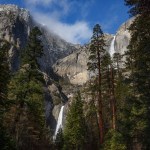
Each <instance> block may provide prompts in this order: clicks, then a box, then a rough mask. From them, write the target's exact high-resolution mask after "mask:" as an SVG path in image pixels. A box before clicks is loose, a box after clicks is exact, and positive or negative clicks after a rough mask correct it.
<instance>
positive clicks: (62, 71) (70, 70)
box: [53, 34, 113, 85]
mask: <svg viewBox="0 0 150 150" xmlns="http://www.w3.org/2000/svg"><path fill="white" fill-rule="evenodd" d="M112 38H113V35H110V34H105V40H106V45H107V46H106V50H107V51H109V46H110V43H111V40H112ZM88 49H89V45H85V46H82V47H80V49H79V50H78V51H76V52H74V53H72V54H71V55H69V56H67V57H65V58H63V59H60V60H58V61H57V62H56V64H55V65H53V68H54V71H55V72H56V73H57V74H59V75H60V76H62V77H65V78H68V79H69V80H70V83H71V84H78V85H83V84H84V83H86V82H87V81H88V80H89V78H90V73H89V72H88V71H87V62H88V57H89V51H88Z"/></svg>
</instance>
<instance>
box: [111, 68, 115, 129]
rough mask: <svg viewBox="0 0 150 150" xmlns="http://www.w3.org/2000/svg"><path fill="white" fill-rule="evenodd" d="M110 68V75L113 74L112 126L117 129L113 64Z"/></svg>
mask: <svg viewBox="0 0 150 150" xmlns="http://www.w3.org/2000/svg"><path fill="white" fill-rule="evenodd" d="M110 70H111V71H110V76H111V105H112V128H113V129H114V130H116V100H115V92H114V72H113V67H112V65H111V68H110Z"/></svg>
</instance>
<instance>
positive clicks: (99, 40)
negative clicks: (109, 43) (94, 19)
mask: <svg viewBox="0 0 150 150" xmlns="http://www.w3.org/2000/svg"><path fill="white" fill-rule="evenodd" d="M104 46H105V41H104V34H103V31H102V30H101V27H100V25H99V24H96V25H95V26H94V28H93V36H92V38H91V45H90V49H89V52H90V56H89V62H88V63H87V66H88V70H90V71H92V72H96V71H97V69H99V64H98V63H99V61H100V62H101V61H102V54H104V53H105V49H104ZM98 55H99V58H98Z"/></svg>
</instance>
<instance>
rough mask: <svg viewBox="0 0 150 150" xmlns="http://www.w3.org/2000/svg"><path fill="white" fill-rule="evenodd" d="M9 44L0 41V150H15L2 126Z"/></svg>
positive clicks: (5, 103) (5, 108) (6, 107)
mask: <svg viewBox="0 0 150 150" xmlns="http://www.w3.org/2000/svg"><path fill="white" fill-rule="evenodd" d="M9 47H10V46H9V44H8V43H7V42H4V41H0V62H1V63H0V87H1V88H0V149H1V150H6V149H12V150H13V149H15V145H14V142H13V139H12V138H11V137H10V135H9V134H8V132H7V129H6V127H5V126H4V124H3V122H4V121H3V120H4V115H5V113H6V111H7V109H8V105H9V101H8V100H7V93H8V82H9V79H10V71H9V63H8V50H9Z"/></svg>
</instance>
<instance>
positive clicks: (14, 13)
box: [0, 5, 77, 129]
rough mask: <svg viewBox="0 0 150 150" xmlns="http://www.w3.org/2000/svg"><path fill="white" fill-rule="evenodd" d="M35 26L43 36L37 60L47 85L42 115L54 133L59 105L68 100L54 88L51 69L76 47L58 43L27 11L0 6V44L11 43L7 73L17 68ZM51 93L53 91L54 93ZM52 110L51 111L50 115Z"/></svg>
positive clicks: (54, 75) (53, 76) (58, 87)
mask: <svg viewBox="0 0 150 150" xmlns="http://www.w3.org/2000/svg"><path fill="white" fill-rule="evenodd" d="M34 26H38V27H39V28H40V30H41V32H42V36H41V37H40V38H41V41H42V43H43V46H44V55H43V57H42V58H41V59H39V63H40V68H41V72H42V73H43V76H44V79H45V81H46V83H45V86H44V87H43V88H44V91H45V92H44V93H45V114H46V118H47V123H48V124H49V125H50V126H51V128H52V129H54V128H55V126H56V120H57V117H58V112H59V109H58V108H60V105H61V103H62V102H65V101H66V100H67V97H66V95H65V94H64V93H63V91H62V89H61V87H60V85H58V84H56V81H55V80H56V78H57V75H56V74H55V73H54V72H53V70H52V67H51V66H52V65H53V64H54V63H55V62H56V61H57V60H58V59H61V58H64V57H65V56H67V55H69V54H71V53H72V52H73V51H76V50H77V46H76V45H73V44H71V43H68V42H66V41H65V40H63V39H61V38H60V37H59V36H57V35H55V34H54V33H52V32H51V31H49V30H48V29H47V28H46V26H43V25H40V24H38V23H36V22H35V21H34V19H33V18H32V16H31V15H30V13H29V12H28V11H27V10H26V9H22V8H19V7H18V6H16V5H0V43H1V42H2V41H7V42H8V43H10V50H9V56H8V59H9V62H10V69H11V70H12V71H13V72H15V71H17V70H18V68H19V65H20V54H21V51H22V49H23V48H24V47H25V45H26V44H27V40H28V36H29V33H30V31H31V29H32V28H33V27H34ZM54 87H56V89H55V88H54ZM54 90H56V91H55V92H54ZM53 108H54V109H53ZM52 110H54V111H53V113H52Z"/></svg>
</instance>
